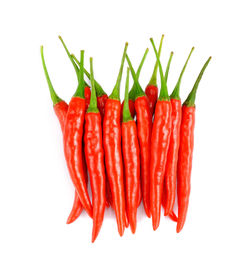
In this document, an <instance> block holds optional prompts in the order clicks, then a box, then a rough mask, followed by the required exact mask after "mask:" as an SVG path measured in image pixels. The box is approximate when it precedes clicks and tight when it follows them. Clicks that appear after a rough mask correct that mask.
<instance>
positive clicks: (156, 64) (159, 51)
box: [148, 35, 164, 86]
mask: <svg viewBox="0 0 250 272" xmlns="http://www.w3.org/2000/svg"><path fill="white" fill-rule="evenodd" d="M163 39H164V35H162V36H161V41H160V45H159V49H158V55H159V57H160V56H161V48H162V43H163ZM157 70H158V61H157V60H156V62H155V66H154V71H153V74H152V77H151V79H150V81H149V83H148V85H153V86H157Z"/></svg>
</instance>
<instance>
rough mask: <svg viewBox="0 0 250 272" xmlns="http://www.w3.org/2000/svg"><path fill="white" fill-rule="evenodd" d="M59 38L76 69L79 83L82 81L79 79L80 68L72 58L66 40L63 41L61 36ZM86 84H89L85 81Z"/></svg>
mask: <svg viewBox="0 0 250 272" xmlns="http://www.w3.org/2000/svg"><path fill="white" fill-rule="evenodd" d="M58 38H59V40H60V41H61V42H62V45H63V47H64V49H65V51H66V53H67V55H68V57H69V59H70V61H71V63H72V65H73V67H74V69H75V72H76V76H77V80H78V82H79V80H80V79H79V68H78V66H77V65H76V63H75V61H74V59H73V57H72V56H71V54H70V52H69V50H68V48H67V46H66V44H65V42H64V40H63V39H62V37H61V36H58ZM78 63H79V62H78ZM79 65H80V63H79ZM84 84H85V85H86V86H88V84H87V83H86V82H85V81H84Z"/></svg>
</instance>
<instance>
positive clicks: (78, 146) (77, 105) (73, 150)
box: [64, 97, 92, 217]
mask: <svg viewBox="0 0 250 272" xmlns="http://www.w3.org/2000/svg"><path fill="white" fill-rule="evenodd" d="M84 115H85V99H83V98H80V97H73V98H72V99H71V101H70V103H69V108H68V113H67V116H66V121H65V128H64V154H65V158H66V162H67V166H68V169H69V173H70V176H71V179H72V182H73V184H74V186H75V189H76V191H77V194H78V196H79V198H80V200H81V203H82V205H83V208H84V209H85V210H86V212H87V213H88V214H89V216H90V217H92V206H91V202H90V199H89V195H88V191H87V180H86V179H85V175H84V170H83V158H82V157H83V156H82V152H83V150H82V138H83V123H84Z"/></svg>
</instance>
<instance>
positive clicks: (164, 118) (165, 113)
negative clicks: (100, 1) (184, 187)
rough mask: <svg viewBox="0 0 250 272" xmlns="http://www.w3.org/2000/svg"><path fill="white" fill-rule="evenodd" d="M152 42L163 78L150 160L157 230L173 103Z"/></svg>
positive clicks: (154, 226)
mask: <svg viewBox="0 0 250 272" xmlns="http://www.w3.org/2000/svg"><path fill="white" fill-rule="evenodd" d="M150 41H151V43H152V45H153V48H154V51H155V55H156V58H157V61H158V64H159V70H160V76H161V90H160V95H159V99H158V101H157V103H156V107H155V117H154V123H153V128H152V135H151V158H150V210H151V213H152V223H153V229H154V230H156V229H157V228H158V226H159V224H160V218H161V202H162V189H163V181H164V174H165V169H166V162H167V152H168V146H169V140H170V133H171V103H170V99H169V95H168V89H167V85H166V82H165V78H164V75H163V71H162V66H161V63H160V59H159V55H158V53H157V50H156V48H155V45H154V41H153V39H152V38H151V39H150Z"/></svg>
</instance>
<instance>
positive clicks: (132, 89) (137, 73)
mask: <svg viewBox="0 0 250 272" xmlns="http://www.w3.org/2000/svg"><path fill="white" fill-rule="evenodd" d="M148 51H149V49H148V48H147V49H146V51H145V53H144V55H143V57H142V59H141V62H140V64H139V67H138V69H137V71H136V78H137V80H139V77H140V73H141V69H142V66H143V64H144V62H145V59H146V56H147V54H148ZM135 93H136V84H135V82H134V83H133V86H132V88H131V90H130V92H129V94H128V96H129V99H130V100H133V101H135Z"/></svg>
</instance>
